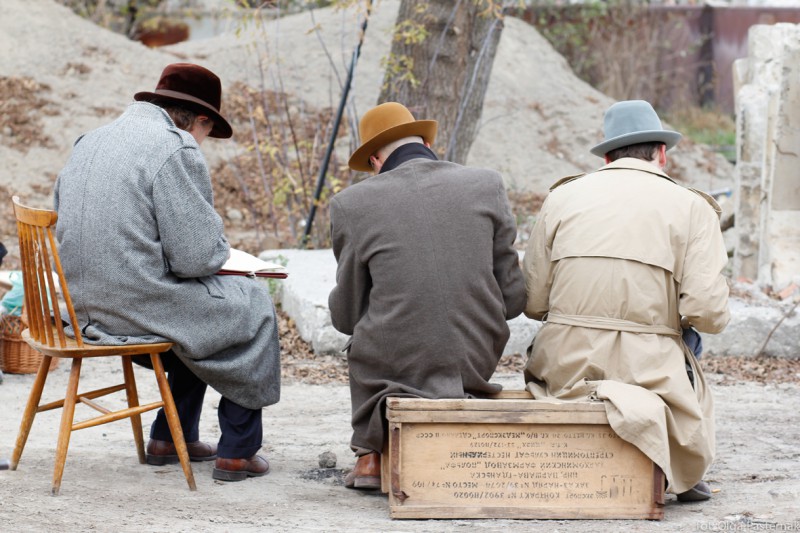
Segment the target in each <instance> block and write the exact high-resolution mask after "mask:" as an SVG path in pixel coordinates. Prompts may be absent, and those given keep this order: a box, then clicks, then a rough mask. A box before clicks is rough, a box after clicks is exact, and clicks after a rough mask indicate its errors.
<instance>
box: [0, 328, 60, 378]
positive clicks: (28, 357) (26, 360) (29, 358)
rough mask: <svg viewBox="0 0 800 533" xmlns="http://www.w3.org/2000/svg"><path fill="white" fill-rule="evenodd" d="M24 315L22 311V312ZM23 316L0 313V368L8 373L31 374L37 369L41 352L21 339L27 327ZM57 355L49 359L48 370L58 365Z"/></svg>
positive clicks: (40, 359) (40, 360) (40, 361)
mask: <svg viewBox="0 0 800 533" xmlns="http://www.w3.org/2000/svg"><path fill="white" fill-rule="evenodd" d="M23 315H24V313H23ZM27 327H28V325H27V324H26V323H25V321H24V317H18V316H15V315H5V314H4V315H0V370H2V371H3V372H7V373H9V374H33V373H34V372H36V371H37V370H39V365H40V364H41V363H42V354H41V353H39V352H37V351H36V350H34V349H33V348H31V347H30V346H29V345H28V343H27V342H25V341H24V340H22V337H21V336H20V333H21V332H22V331H23V330H24V329H25V328H27ZM58 361H59V359H58V357H54V358H53V359H52V361H50V371H51V372H52V371H53V369H54V368H56V367H57V366H58Z"/></svg>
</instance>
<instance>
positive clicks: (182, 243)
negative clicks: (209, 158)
mask: <svg viewBox="0 0 800 533" xmlns="http://www.w3.org/2000/svg"><path fill="white" fill-rule="evenodd" d="M153 205H154V209H155V216H156V223H157V224H158V231H159V236H160V238H161V246H162V249H163V251H164V257H165V259H166V260H167V263H168V264H169V268H170V271H171V272H172V273H173V274H175V275H176V276H178V277H181V278H193V277H202V276H210V275H212V274H214V273H216V272H217V271H218V270H219V269H220V267H221V266H222V265H223V264H224V263H225V261H226V260H227V259H228V255H229V251H230V245H229V244H228V241H227V239H226V238H225V235H224V234H223V225H222V218H221V217H220V216H219V215H218V214H217V212H216V211H215V210H214V205H213V198H212V190H211V177H210V176H209V173H208V167H207V166H206V163H205V159H204V158H203V157H202V154H200V153H199V151H198V150H197V149H196V148H191V147H184V148H181V149H179V150H177V151H176V152H175V153H174V154H173V155H172V156H171V157H170V158H169V160H167V162H166V163H165V164H164V166H163V167H162V168H161V169H160V170H159V172H158V174H157V175H156V178H155V180H154V182H153Z"/></svg>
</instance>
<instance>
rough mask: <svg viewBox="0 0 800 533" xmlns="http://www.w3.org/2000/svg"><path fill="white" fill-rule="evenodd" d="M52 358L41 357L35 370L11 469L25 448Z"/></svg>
mask: <svg viewBox="0 0 800 533" xmlns="http://www.w3.org/2000/svg"><path fill="white" fill-rule="evenodd" d="M52 359H53V358H52V357H50V356H49V355H45V356H44V357H42V362H41V363H40V364H39V370H38V371H37V372H36V379H35V380H34V381H33V386H32V387H31V393H30V395H29V396H28V404H27V405H26V406H25V412H24V413H23V415H22V422H20V425H19V433H18V434H17V443H16V444H15V445H14V453H13V455H12V456H11V465H10V466H11V470H16V469H17V464H19V460H20V458H21V457H22V451H23V450H24V449H25V443H26V442H28V435H30V433H31V426H33V419H34V418H35V417H36V413H37V410H38V408H39V400H41V399H42V391H44V383H45V381H47V374H48V372H49V371H50V361H52Z"/></svg>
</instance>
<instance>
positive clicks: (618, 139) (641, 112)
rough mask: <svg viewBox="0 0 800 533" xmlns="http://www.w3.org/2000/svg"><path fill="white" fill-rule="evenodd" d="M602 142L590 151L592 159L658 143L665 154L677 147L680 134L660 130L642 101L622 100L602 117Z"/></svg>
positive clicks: (646, 104)
mask: <svg viewBox="0 0 800 533" xmlns="http://www.w3.org/2000/svg"><path fill="white" fill-rule="evenodd" d="M603 134H604V135H605V136H606V138H605V140H604V141H603V142H601V143H600V144H598V145H597V146H595V147H594V148H592V149H591V150H590V152H592V153H593V154H594V155H596V156H600V157H603V156H605V155H606V154H607V153H608V152H610V151H612V150H616V149H617V148H622V147H623V146H630V145H632V144H639V143H648V142H662V143H664V144H666V145H667V150H669V149H670V148H672V147H673V146H675V145H676V144H678V141H680V140H681V134H680V133H678V132H677V131H668V130H665V129H664V128H663V127H662V126H661V120H660V119H659V118H658V115H657V114H656V110H655V109H653V106H651V105H650V103H649V102H645V101H644V100H624V101H622V102H617V103H616V104H614V105H612V106H611V107H609V108H608V110H607V111H606V114H605V116H604V117H603Z"/></svg>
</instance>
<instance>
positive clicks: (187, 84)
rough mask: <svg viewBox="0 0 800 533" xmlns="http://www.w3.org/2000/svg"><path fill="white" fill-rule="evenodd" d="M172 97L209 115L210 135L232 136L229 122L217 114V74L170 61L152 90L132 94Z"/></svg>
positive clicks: (219, 88)
mask: <svg viewBox="0 0 800 533" xmlns="http://www.w3.org/2000/svg"><path fill="white" fill-rule="evenodd" d="M156 98H158V99H163V100H171V101H174V102H176V103H179V104H183V105H186V104H189V106H188V107H190V108H191V109H194V110H195V111H196V112H198V113H201V114H204V115H208V117H209V118H210V119H212V120H213V121H214V128H213V129H212V130H211V133H209V134H208V135H209V137H217V138H219V139H227V138H229V137H230V136H231V135H233V130H232V129H231V125H230V124H228V121H227V120H225V118H224V117H223V116H222V115H220V114H219V111H220V103H221V101H222V84H221V83H220V81H219V78H218V77H217V75H216V74H214V73H213V72H211V71H210V70H208V69H206V68H203V67H201V66H200V65H193V64H191V63H173V64H171V65H167V66H166V68H164V72H162V73H161V78H159V80H158V85H156V90H155V91H153V92H146V91H145V92H140V93H136V94H135V95H133V99H134V100H137V101H145V102H150V101H152V100H154V99H156Z"/></svg>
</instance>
